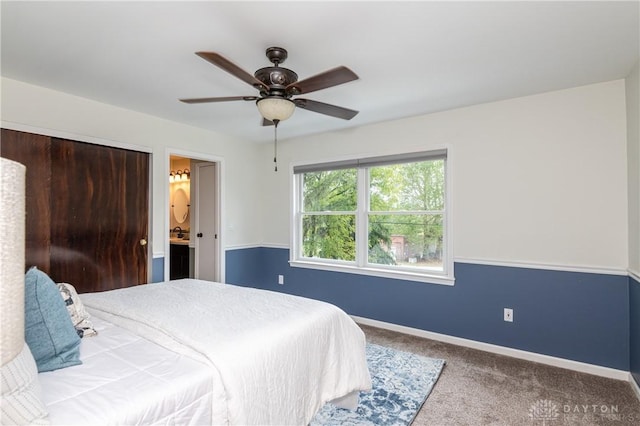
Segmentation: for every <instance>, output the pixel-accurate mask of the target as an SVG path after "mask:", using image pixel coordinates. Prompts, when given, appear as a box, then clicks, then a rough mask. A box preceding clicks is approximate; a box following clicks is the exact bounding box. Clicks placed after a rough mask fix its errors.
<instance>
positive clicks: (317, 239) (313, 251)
mask: <svg viewBox="0 0 640 426" xmlns="http://www.w3.org/2000/svg"><path fill="white" fill-rule="evenodd" d="M302 256H304V257H318V258H322V259H336V260H348V261H355V259H356V217H355V215H353V214H344V215H343V214H340V215H302Z"/></svg>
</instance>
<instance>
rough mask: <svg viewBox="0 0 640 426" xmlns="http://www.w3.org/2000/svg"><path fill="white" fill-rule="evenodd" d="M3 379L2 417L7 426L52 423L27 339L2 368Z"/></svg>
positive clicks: (1, 375)
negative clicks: (42, 397)
mask: <svg viewBox="0 0 640 426" xmlns="http://www.w3.org/2000/svg"><path fill="white" fill-rule="evenodd" d="M0 379H1V380H0V383H1V385H2V386H1V388H2V399H0V419H2V424H3V425H5V424H7V425H8V424H13V425H48V424H49V419H48V418H47V416H48V414H47V408H46V407H45V405H44V404H43V403H42V399H41V397H40V393H41V390H40V382H38V370H37V368H36V363H35V361H34V360H33V356H32V355H31V352H30V351H29V346H28V345H26V344H25V343H24V342H23V348H22V350H21V351H20V353H19V354H18V356H16V357H15V358H14V359H12V360H11V361H9V362H8V363H7V364H5V365H3V366H2V367H1V368H0Z"/></svg>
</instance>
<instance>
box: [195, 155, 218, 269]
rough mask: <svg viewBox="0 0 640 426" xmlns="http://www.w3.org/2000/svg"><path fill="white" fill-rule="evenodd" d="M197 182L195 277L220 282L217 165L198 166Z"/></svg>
mask: <svg viewBox="0 0 640 426" xmlns="http://www.w3.org/2000/svg"><path fill="white" fill-rule="evenodd" d="M197 180H198V181H197V183H196V197H197V206H198V207H197V211H196V234H195V235H196V245H195V247H196V253H195V255H196V259H195V265H194V266H195V277H196V278H199V279H201V280H208V281H220V274H219V265H218V256H217V249H218V230H217V223H218V220H217V219H218V218H216V200H217V192H216V191H217V189H216V188H217V187H218V186H217V182H216V164H215V163H199V164H197ZM191 235H193V233H192V234H191Z"/></svg>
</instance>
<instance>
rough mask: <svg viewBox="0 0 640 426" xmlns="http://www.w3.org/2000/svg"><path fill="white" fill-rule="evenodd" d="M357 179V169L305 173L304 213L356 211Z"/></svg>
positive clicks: (303, 189)
mask: <svg viewBox="0 0 640 426" xmlns="http://www.w3.org/2000/svg"><path fill="white" fill-rule="evenodd" d="M356 177H357V170H356V169H344V170H331V171H323V172H313V173H305V174H304V179H303V186H302V191H303V199H304V206H303V211H305V212H322V211H334V212H335V211H355V210H356V204H357V199H358V197H357V193H356V190H357V188H356Z"/></svg>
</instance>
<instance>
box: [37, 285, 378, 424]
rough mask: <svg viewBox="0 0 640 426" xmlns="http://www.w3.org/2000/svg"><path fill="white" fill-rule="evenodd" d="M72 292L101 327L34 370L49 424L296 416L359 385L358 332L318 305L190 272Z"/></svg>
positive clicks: (361, 343)
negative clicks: (70, 353)
mask: <svg viewBox="0 0 640 426" xmlns="http://www.w3.org/2000/svg"><path fill="white" fill-rule="evenodd" d="M81 299H82V301H83V303H84V306H85V307H86V309H87V311H88V312H90V313H91V315H92V316H93V318H95V320H97V321H98V324H99V327H100V328H102V330H99V332H98V335H97V336H95V337H90V338H86V339H83V342H82V346H81V358H82V361H83V364H82V365H79V366H74V367H70V368H66V369H62V370H56V371H52V372H49V373H41V374H40V376H41V377H40V379H41V380H40V382H41V385H42V388H43V395H44V397H43V398H44V401H45V404H46V405H47V408H48V410H49V415H50V419H51V421H52V423H53V424H134V423H144V424H167V423H173V424H278V425H284V424H308V423H309V422H310V420H311V419H312V417H313V415H314V414H315V413H316V412H317V411H318V410H319V409H320V408H321V407H322V406H323V405H324V404H325V403H328V402H330V401H331V402H332V403H335V404H338V405H340V406H343V407H346V408H355V405H357V397H358V394H359V391H361V390H369V389H370V386H371V380H370V376H369V372H368V369H367V366H366V359H365V339H364V334H363V333H362V331H361V330H360V329H359V328H358V326H357V325H356V324H355V323H354V322H353V320H351V318H349V317H348V316H347V315H346V314H345V313H344V312H343V311H341V310H340V309H338V308H337V307H335V306H333V305H331V304H328V303H324V302H319V301H315V300H310V299H305V298H301V297H297V296H291V295H286V294H281V293H275V292H269V291H265V290H257V289H252V288H245V287H238V286H233V285H225V284H220V283H214V282H206V281H200V280H193V279H184V280H177V281H168V282H164V283H159V284H149V285H143V286H136V287H129V288H124V289H119V290H112V291H107V292H101V293H88V294H83V295H81ZM114 352H115V353H114ZM101 365H102V366H103V367H100V366H101ZM168 366H170V367H171V368H167V367H168ZM96 371H98V372H99V373H98V374H97V375H96V374H95V372H96ZM112 373H113V374H112ZM96 376H97V377H96ZM79 383H80V384H81V385H83V386H84V387H82V386H80V385H79ZM132 386H135V391H133V392H132V391H131V389H132ZM159 389H161V390H162V392H159V391H158V390H159ZM176 401H177V402H176ZM114 407H117V408H116V409H115V410H114Z"/></svg>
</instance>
